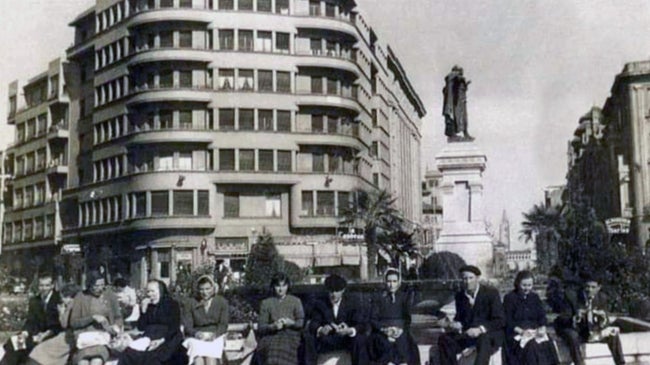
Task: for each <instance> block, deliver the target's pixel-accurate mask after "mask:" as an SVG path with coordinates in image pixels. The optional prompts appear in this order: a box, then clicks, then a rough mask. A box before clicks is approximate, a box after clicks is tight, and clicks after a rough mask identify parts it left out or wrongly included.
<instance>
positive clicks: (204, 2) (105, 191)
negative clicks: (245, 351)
mask: <svg viewBox="0 0 650 365" xmlns="http://www.w3.org/2000/svg"><path fill="white" fill-rule="evenodd" d="M356 6H357V5H356V3H355V2H354V1H352V0H316V1H314V0H126V1H125V0H122V1H117V0H97V2H96V5H95V6H94V7H93V8H91V9H89V10H87V11H86V12H84V13H82V14H81V15H79V16H78V17H77V19H75V20H74V21H73V22H72V23H71V25H72V26H74V27H75V42H74V45H73V46H71V48H69V49H68V50H67V61H66V63H65V64H66V66H65V70H66V72H65V77H66V80H65V82H66V90H67V93H68V94H69V100H70V101H69V121H70V138H69V145H68V148H69V156H71V157H72V158H70V159H69V161H68V166H69V168H68V170H67V182H68V186H69V187H71V188H69V189H67V190H65V191H64V193H63V201H62V203H61V211H62V212H63V213H62V214H61V220H62V222H63V223H62V239H63V242H64V243H69V244H70V243H72V244H79V245H80V246H81V248H82V250H83V251H84V252H85V253H86V255H90V256H88V258H89V259H90V260H92V258H91V257H95V258H97V256H101V255H99V254H97V253H98V252H101V251H108V250H110V252H111V254H112V259H111V263H110V265H111V267H112V269H113V270H118V271H125V272H128V273H129V274H130V275H131V277H132V278H134V284H136V285H137V284H138V283H141V282H142V281H144V280H146V278H147V277H148V276H155V277H160V278H163V279H165V280H170V281H173V280H174V279H175V273H176V271H177V269H178V268H179V267H181V266H187V265H191V266H193V267H196V266H197V265H200V264H201V263H202V262H205V261H207V260H211V259H216V260H227V262H229V263H230V265H231V267H232V268H233V269H234V271H235V272H237V271H238V270H239V269H241V267H242V265H243V263H244V259H245V257H246V255H247V254H248V252H249V251H250V247H251V245H252V244H254V242H255V241H256V240H257V237H258V236H259V235H260V234H263V233H270V234H271V235H272V236H273V239H274V241H275V243H276V244H277V246H278V249H279V251H280V253H281V254H283V255H284V256H285V258H286V259H288V260H290V261H293V262H295V263H296V264H298V265H299V266H301V267H308V266H309V267H313V268H314V272H315V273H318V272H319V270H323V269H326V268H328V267H332V266H340V265H345V266H349V267H350V268H351V269H352V270H353V271H354V272H356V273H358V275H360V276H361V277H364V276H365V271H366V270H365V265H366V263H365V253H364V250H365V248H364V247H363V245H361V244H358V242H357V243H356V244H350V242H348V240H346V239H344V238H343V236H344V235H343V233H350V232H348V231H347V228H346V230H345V231H343V230H342V229H341V228H340V227H339V224H338V221H339V217H338V215H339V212H340V211H341V208H342V207H343V206H345V205H347V204H350V202H352V200H353V198H354V197H353V192H354V191H355V190H356V189H372V188H380V189H387V190H389V191H390V192H391V193H392V194H393V196H395V197H396V198H397V203H396V204H397V205H398V208H399V209H400V210H401V211H402V212H403V214H404V215H405V216H406V217H407V218H408V219H409V220H411V221H414V222H417V221H419V220H420V219H419V218H420V214H421V201H420V186H419V181H420V139H421V134H420V118H421V117H422V116H423V115H424V114H425V110H424V108H423V106H422V102H421V101H420V99H419V97H418V95H417V94H416V92H415V91H414V90H413V88H412V86H411V84H410V82H409V80H408V78H407V77H406V74H405V72H404V70H403V69H402V67H401V65H400V62H399V61H398V59H397V57H396V56H395V55H394V54H393V52H392V50H391V49H390V47H384V46H383V45H380V42H379V41H378V39H377V36H376V34H375V32H374V30H373V29H372V28H371V27H370V26H369V25H368V24H367V23H366V21H365V20H364V18H363V17H362V16H361V15H360V14H359V13H358V12H357V8H356ZM357 233H358V232H357ZM357 236H358V235H357ZM345 237H349V235H345ZM102 247H105V248H102ZM93 255H94V256H93ZM97 259H98V260H100V258H97Z"/></svg>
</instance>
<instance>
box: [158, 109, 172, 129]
mask: <svg viewBox="0 0 650 365" xmlns="http://www.w3.org/2000/svg"><path fill="white" fill-rule="evenodd" d="M172 128H174V113H173V112H172V111H171V110H161V111H160V129H172Z"/></svg>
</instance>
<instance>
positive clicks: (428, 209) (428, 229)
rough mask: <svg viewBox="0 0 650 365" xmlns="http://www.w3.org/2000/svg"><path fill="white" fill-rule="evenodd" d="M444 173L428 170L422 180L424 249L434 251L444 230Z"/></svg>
mask: <svg viewBox="0 0 650 365" xmlns="http://www.w3.org/2000/svg"><path fill="white" fill-rule="evenodd" d="M441 185H442V174H441V173H440V172H439V171H438V170H428V171H427V172H426V173H425V175H424V181H423V182H422V230H423V237H422V246H423V247H422V251H423V253H424V254H425V255H426V254H428V253H429V252H432V250H433V248H434V244H435V242H436V241H437V240H438V237H439V236H440V231H441V230H442V193H441V191H440V186H441Z"/></svg>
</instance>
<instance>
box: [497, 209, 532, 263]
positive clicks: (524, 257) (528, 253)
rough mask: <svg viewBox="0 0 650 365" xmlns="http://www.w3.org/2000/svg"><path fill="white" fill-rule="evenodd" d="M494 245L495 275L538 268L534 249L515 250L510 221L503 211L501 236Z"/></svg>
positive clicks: (500, 226)
mask: <svg viewBox="0 0 650 365" xmlns="http://www.w3.org/2000/svg"><path fill="white" fill-rule="evenodd" d="M495 239H496V242H495V244H494V266H493V267H494V269H493V270H494V274H495V275H497V276H499V275H504V274H506V273H507V272H508V271H510V272H512V271H519V270H530V269H532V268H534V267H535V266H536V260H537V257H536V253H535V250H534V249H524V250H513V249H512V245H511V241H510V220H509V219H508V215H507V213H506V211H505V210H504V211H503V215H502V216H501V223H499V236H498V237H495Z"/></svg>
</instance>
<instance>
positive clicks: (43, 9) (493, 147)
mask: <svg viewBox="0 0 650 365" xmlns="http://www.w3.org/2000/svg"><path fill="white" fill-rule="evenodd" d="M357 2H358V4H359V10H360V12H361V13H362V14H364V16H365V17H366V19H367V20H368V22H369V24H371V26H372V27H373V28H374V29H375V32H376V33H377V35H378V37H379V39H380V42H381V43H383V44H389V45H390V46H391V48H392V49H393V51H394V52H395V53H396V54H397V56H398V58H399V59H400V61H401V63H402V66H403V67H404V69H405V70H406V72H407V74H408V77H409V78H410V80H411V83H412V84H413V86H414V88H415V90H416V91H417V92H418V94H419V96H420V98H421V99H422V102H423V104H424V106H425V108H426V110H427V115H426V116H425V117H424V118H423V120H422V126H423V127H422V135H423V138H422V151H421V160H422V166H423V169H422V170H423V173H424V171H425V170H426V169H427V168H434V167H435V155H436V154H437V153H439V152H440V151H441V150H442V148H443V147H444V145H445V143H446V142H445V138H444V127H443V124H444V119H443V117H442V115H441V110H442V88H443V86H444V76H445V75H446V74H447V73H448V72H449V71H450V70H451V67H452V66H453V65H455V64H458V65H460V66H462V67H463V68H464V70H465V76H466V78H467V79H468V80H471V81H472V84H471V85H470V87H469V91H468V115H469V132H470V134H472V135H473V136H474V137H476V141H475V142H476V144H477V145H478V146H479V147H480V148H481V150H482V151H483V152H484V153H485V154H486V155H487V158H488V167H487V169H486V171H485V173H484V202H485V213H486V217H487V219H488V221H489V222H490V225H491V226H492V227H493V229H495V230H496V228H497V227H498V224H499V222H500V219H501V216H502V212H503V211H504V210H505V211H506V212H507V215H508V217H509V220H510V224H511V239H512V240H513V241H517V239H518V237H519V230H520V221H521V219H522V212H524V211H527V210H528V209H530V207H532V205H533V204H535V203H539V202H541V201H542V200H543V198H544V192H543V189H544V187H546V186H549V185H557V184H562V183H564V176H565V174H566V169H567V154H566V152H567V141H568V140H569V139H570V138H571V136H572V133H573V131H574V129H575V127H576V126H577V123H578V119H579V118H580V116H581V115H583V114H585V113H586V112H587V111H588V110H589V109H590V108H591V107H592V106H602V105H603V104H604V102H605V100H606V98H607V96H608V95H609V90H610V88H611V86H612V84H613V82H614V78H615V77H616V75H617V74H618V73H619V72H621V70H622V69H623V66H624V65H625V63H627V62H633V61H641V60H648V59H650V42H648V37H647V35H648V34H650V2H648V1H647V0H581V1H577V0H575V1H569V0H543V1H540V0H537V1H533V0H491V1H487V0H357ZM93 4H94V0H20V1H12V0H0V24H2V25H3V30H2V31H0V44H2V45H3V48H4V49H3V52H2V53H3V55H2V57H1V58H0V116H6V115H7V100H8V97H7V86H8V84H9V83H10V82H11V81H13V80H15V79H28V78H30V77H32V76H34V75H36V74H38V73H40V72H42V71H44V70H45V69H46V67H47V63H48V61H50V60H52V59H54V58H56V57H59V56H61V55H63V54H64V52H65V49H66V48H67V47H69V46H70V45H71V43H72V40H73V34H72V28H70V27H68V26H67V24H68V23H69V22H70V21H71V20H72V19H74V18H75V16H76V15H77V14H79V13H81V12H82V11H84V10H86V9H87V8H88V7H90V6H92V5H93ZM3 118H4V117H3ZM12 138H13V131H12V129H10V128H9V127H7V126H6V120H2V121H0V147H3V146H5V145H6V144H7V143H9V142H11V140H12ZM520 247H523V246H520Z"/></svg>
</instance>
